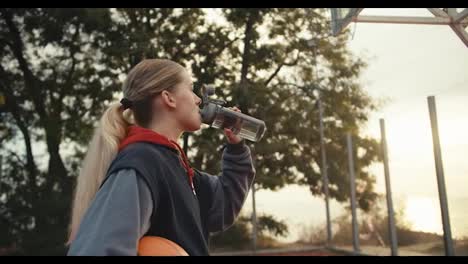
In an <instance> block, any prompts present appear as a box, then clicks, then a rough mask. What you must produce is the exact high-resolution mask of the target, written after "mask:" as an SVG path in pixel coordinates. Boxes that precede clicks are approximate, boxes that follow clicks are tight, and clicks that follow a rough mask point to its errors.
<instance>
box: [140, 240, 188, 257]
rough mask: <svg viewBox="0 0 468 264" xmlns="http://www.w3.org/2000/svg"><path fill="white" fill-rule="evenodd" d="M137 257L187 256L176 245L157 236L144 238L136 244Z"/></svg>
mask: <svg viewBox="0 0 468 264" xmlns="http://www.w3.org/2000/svg"><path fill="white" fill-rule="evenodd" d="M138 256H188V254H187V252H186V251H185V250H184V249H183V248H181V247H180V246H179V245H177V244H176V243H174V242H172V241H170V240H168V239H165V238H163V237H158V236H145V237H142V238H141V239H140V242H139V244H138Z"/></svg>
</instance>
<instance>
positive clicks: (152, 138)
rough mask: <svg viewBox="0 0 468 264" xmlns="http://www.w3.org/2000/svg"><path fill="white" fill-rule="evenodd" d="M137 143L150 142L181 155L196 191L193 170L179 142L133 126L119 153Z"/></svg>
mask: <svg viewBox="0 0 468 264" xmlns="http://www.w3.org/2000/svg"><path fill="white" fill-rule="evenodd" d="M136 142H149V143H153V144H156V145H161V146H165V147H168V148H170V149H173V150H175V151H176V152H177V153H178V154H179V159H180V161H181V163H182V165H183V166H184V169H185V171H187V175H188V177H189V181H190V185H191V187H192V190H193V191H194V186H193V175H194V172H193V169H192V168H191V167H190V165H189V162H188V159H187V156H186V155H185V153H184V151H183V150H182V148H181V147H180V146H179V144H177V142H175V141H173V140H170V139H168V138H167V137H165V136H163V135H161V134H159V133H156V132H155V131H153V130H151V129H147V128H143V127H140V126H136V125H131V126H129V127H128V130H127V137H126V138H124V139H123V140H122V141H121V142H120V145H119V152H120V151H121V150H122V149H123V148H125V147H126V146H128V145H130V144H132V143H136Z"/></svg>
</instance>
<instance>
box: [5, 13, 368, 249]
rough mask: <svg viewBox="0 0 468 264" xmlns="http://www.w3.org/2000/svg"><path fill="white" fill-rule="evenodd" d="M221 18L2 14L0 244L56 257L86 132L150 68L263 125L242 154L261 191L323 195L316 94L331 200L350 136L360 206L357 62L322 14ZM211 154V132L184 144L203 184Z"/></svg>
mask: <svg viewBox="0 0 468 264" xmlns="http://www.w3.org/2000/svg"><path fill="white" fill-rule="evenodd" d="M220 15H221V18H222V19H224V20H225V23H224V24H217V23H209V22H208V21H207V19H206V14H205V12H204V11H203V10H200V9H140V8H131V9H44V8H38V9H10V8H2V9H0V55H1V58H2V59H1V61H0V94H3V96H4V98H5V106H4V107H3V108H2V109H3V110H2V112H0V117H1V121H2V122H0V139H1V140H2V146H5V147H2V149H1V150H0V155H1V156H2V157H3V169H2V170H1V173H2V177H1V178H0V223H2V225H1V228H0V232H1V233H0V237H1V238H2V239H1V240H0V243H2V244H1V245H0V246H1V247H3V246H10V245H12V244H16V246H17V247H18V254H62V253H63V250H64V247H63V243H64V242H65V237H66V228H67V224H68V218H69V211H70V204H71V202H70V200H71V196H72V190H73V182H74V178H75V177H76V175H77V174H78V169H79V165H80V162H81V159H82V157H83V154H84V152H85V151H86V146H87V144H88V142H89V139H90V136H91V132H92V130H93V128H94V127H95V124H96V122H97V120H98V118H99V117H100V116H101V114H102V112H103V110H104V109H105V107H107V105H108V104H109V102H111V101H114V100H116V98H119V97H120V94H119V91H120V85H121V81H122V80H123V78H122V77H124V75H125V73H126V72H127V71H128V70H129V69H130V68H131V67H132V66H133V65H135V64H136V63H137V62H138V61H140V60H141V59H142V58H151V57H159V58H168V59H172V60H175V61H177V62H179V63H181V64H182V65H184V66H186V67H187V68H190V69H191V70H192V73H193V75H194V82H195V91H196V92H198V90H199V88H200V86H201V85H202V84H207V83H214V84H215V85H216V86H217V87H220V89H217V91H216V95H217V96H218V97H222V98H225V99H226V100H227V101H228V106H232V105H238V106H239V107H240V109H241V110H242V111H243V112H244V113H247V114H250V115H252V116H255V117H258V118H261V119H263V120H265V122H266V124H267V126H268V131H267V133H266V135H265V137H264V139H263V140H262V141H261V142H259V143H256V144H250V147H251V149H252V151H253V153H254V159H255V163H256V169H257V179H256V184H257V185H258V187H259V188H268V189H272V190H276V189H278V188H281V187H283V186H285V185H286V184H290V183H299V184H304V185H308V186H310V189H311V192H312V194H313V195H321V177H320V175H321V174H320V165H319V164H320V155H319V153H320V149H319V146H320V145H319V134H318V111H317V108H316V107H315V104H316V101H317V95H318V92H320V94H321V98H322V102H323V105H324V110H325V116H326V119H325V135H326V137H327V138H326V143H327V154H328V160H329V161H330V163H329V167H330V168H329V176H330V184H331V186H330V187H331V189H330V194H331V195H332V197H334V198H336V199H337V200H338V201H344V200H345V199H346V198H347V197H349V193H348V192H349V188H348V186H349V185H348V183H347V169H346V168H347V165H346V161H347V156H346V148H345V146H346V144H345V141H344V134H345V132H351V133H353V136H354V142H355V143H356V148H355V149H356V154H359V156H358V159H357V162H356V168H357V174H356V175H357V179H358V186H360V187H361V188H359V190H358V192H357V196H358V199H359V203H360V206H361V208H363V209H366V208H368V203H369V201H371V200H372V199H374V197H375V193H374V191H373V184H374V179H373V177H372V175H370V174H369V173H368V172H366V171H365V168H366V167H367V166H368V165H369V164H370V163H371V162H373V161H375V160H376V157H377V155H376V153H377V144H376V142H375V140H374V139H369V138H365V137H363V136H362V135H361V131H360V126H361V125H362V124H363V123H364V122H365V121H367V115H368V113H369V111H371V110H373V109H374V107H375V106H374V104H373V102H372V100H371V99H370V98H369V97H368V96H367V95H366V94H365V93H364V92H363V90H362V89H361V87H360V86H359V84H358V83H357V77H358V76H359V73H360V71H361V70H362V68H363V67H364V66H365V63H364V62H362V61H361V60H359V59H355V58H353V56H352V54H350V53H349V51H347V50H346V48H345V43H346V40H347V36H346V35H343V36H341V37H339V38H338V39H333V38H329V37H327V36H326V33H325V32H326V31H328V26H327V25H326V22H325V18H324V16H323V14H322V11H321V10H308V9H307V10H305V9H224V10H222V12H221V14H220ZM310 40H314V41H315V42H316V44H317V45H316V49H315V53H314V50H313V49H312V48H311V46H310ZM316 72H319V73H320V74H318V75H317V74H315V73H316ZM3 142H6V143H5V144H3ZM222 143H224V139H223V136H222V133H220V131H216V130H214V129H204V130H202V131H200V132H196V133H187V134H186V135H185V136H184V146H185V147H187V146H188V145H190V146H191V150H190V151H189V158H190V159H191V161H192V164H193V166H194V167H195V168H199V169H202V170H206V171H208V172H210V173H212V174H215V173H217V172H219V169H220V167H219V165H220V163H219V151H220V149H221V147H219V148H217V147H213V146H221V145H222ZM44 161H45V162H44ZM277 227H281V225H280V224H279V223H278V225H277ZM13 242H14V243H13Z"/></svg>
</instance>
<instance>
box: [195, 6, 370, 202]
mask: <svg viewBox="0 0 468 264" xmlns="http://www.w3.org/2000/svg"><path fill="white" fill-rule="evenodd" d="M222 16H223V17H224V18H225V20H226V21H227V22H228V25H227V26H226V27H227V28H228V29H229V31H230V32H231V34H232V35H235V36H237V37H238V38H239V37H240V38H241V41H238V42H236V43H235V44H234V45H232V46H231V47H230V49H229V52H228V53H226V54H225V56H224V57H223V61H224V62H225V63H226V68H228V69H229V71H228V72H229V74H228V75H227V76H217V78H218V79H219V80H222V81H219V82H218V83H217V86H218V87H220V89H218V90H219V91H217V94H218V96H222V97H224V98H227V99H228V100H227V101H228V104H229V105H239V106H240V109H241V110H242V112H244V113H247V114H249V115H252V116H254V117H257V118H260V119H263V120H264V121H265V123H266V124H267V129H268V130H267V132H266V134H265V136H264V138H263V140H262V141H261V142H259V143H255V144H251V145H250V147H251V149H252V150H253V152H254V157H255V162H256V168H257V178H256V184H257V185H258V186H259V188H267V189H272V190H276V189H278V188H281V187H283V186H285V185H286V184H291V183H296V184H303V185H308V186H309V187H310V190H311V193H312V194H313V195H322V194H323V193H322V181H321V168H320V167H321V165H320V164H321V156H320V144H319V142H320V141H319V129H318V125H319V120H318V109H317V107H316V103H317V99H318V96H319V95H320V97H321V100H322V104H323V107H324V116H325V118H324V124H325V137H326V138H325V142H326V151H327V156H328V161H329V173H328V174H329V178H330V195H331V197H332V198H335V199H337V200H338V201H345V200H346V199H347V198H348V197H349V180H348V176H347V174H348V169H347V168H348V166H347V152H346V141H345V134H346V133H347V132H350V133H352V135H353V138H354V142H355V147H354V150H355V153H354V154H355V156H356V157H357V158H356V170H357V171H356V175H357V185H358V186H359V187H360V188H358V190H357V198H358V200H359V205H360V207H361V208H362V209H364V210H367V209H368V208H369V203H370V202H371V201H373V200H374V199H375V198H376V193H375V192H374V183H375V178H374V177H373V176H372V175H371V174H370V173H368V172H367V171H366V167H367V166H369V165H370V164H371V163H372V162H374V161H377V160H378V155H377V153H378V152H377V151H378V144H377V141H376V140H375V139H372V138H367V137H365V136H363V135H362V131H361V129H360V128H361V126H362V125H363V124H364V123H365V122H366V121H367V118H368V114H369V113H370V111H372V110H374V109H375V108H376V105H375V104H374V102H373V101H372V100H371V98H370V97H369V96H368V95H367V94H366V93H365V92H364V91H363V90H362V87H361V86H360V85H359V83H358V80H357V79H358V77H359V74H360V72H361V71H362V69H363V68H364V67H365V63H364V62H363V61H362V60H361V59H359V58H354V57H353V56H352V54H351V53H350V52H349V51H348V50H347V49H346V41H347V38H348V35H346V34H343V35H341V36H340V37H338V38H332V37H330V36H328V35H327V32H328V31H329V26H328V25H327V23H326V18H325V16H324V10H321V9H313V10H309V9H224V10H223V12H222ZM311 44H315V45H311ZM314 47H315V48H314ZM233 73H235V76H233ZM213 133H214V132H213V131H212V130H205V131H203V132H202V133H201V135H200V137H198V138H197V139H196V140H195V142H194V144H193V146H195V147H196V149H198V152H197V155H195V157H194V160H195V162H196V165H197V166H201V167H204V166H205V167H204V169H208V170H212V171H213V172H215V171H217V170H218V169H219V167H217V166H215V164H214V163H212V162H211V161H214V160H216V158H215V157H216V156H215V155H217V153H216V152H215V151H211V152H210V149H209V148H207V147H205V146H207V145H208V143H207V140H211V141H212V140H213V139H218V138H217V137H215V136H214V135H213ZM200 150H203V151H200ZM357 154H358V155H357ZM202 161H203V162H202ZM205 161H206V162H205Z"/></svg>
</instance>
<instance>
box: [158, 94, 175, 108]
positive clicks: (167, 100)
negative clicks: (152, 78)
mask: <svg viewBox="0 0 468 264" xmlns="http://www.w3.org/2000/svg"><path fill="white" fill-rule="evenodd" d="M161 98H162V102H163V104H164V105H167V107H169V108H175V107H176V99H175V97H174V95H173V94H172V93H171V92H169V91H162V92H161Z"/></svg>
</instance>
